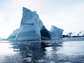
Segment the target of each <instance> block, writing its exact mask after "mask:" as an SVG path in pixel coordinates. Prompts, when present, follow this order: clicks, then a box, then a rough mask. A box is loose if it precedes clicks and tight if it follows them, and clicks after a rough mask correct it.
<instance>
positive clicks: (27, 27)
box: [7, 7, 63, 41]
mask: <svg viewBox="0 0 84 63" xmlns="http://www.w3.org/2000/svg"><path fill="white" fill-rule="evenodd" d="M62 33H63V29H59V28H57V27H55V26H52V29H51V31H48V30H47V29H46V27H45V26H44V25H43V23H42V21H41V20H40V18H39V16H38V14H37V13H36V11H33V12H32V11H31V10H29V9H27V8H25V7H23V15H22V20H21V24H20V28H19V29H16V30H14V31H13V33H12V34H11V35H10V36H9V37H8V38H7V39H8V40H17V41H18V40H50V39H61V38H62Z"/></svg>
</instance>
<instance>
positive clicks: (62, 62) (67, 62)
mask: <svg viewBox="0 0 84 63" xmlns="http://www.w3.org/2000/svg"><path fill="white" fill-rule="evenodd" d="M61 63H72V62H61Z"/></svg>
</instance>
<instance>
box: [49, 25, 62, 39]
mask: <svg viewBox="0 0 84 63" xmlns="http://www.w3.org/2000/svg"><path fill="white" fill-rule="evenodd" d="M62 33H63V29H60V28H57V27H56V26H54V25H52V26H51V30H50V35H51V39H53V40H59V39H62Z"/></svg>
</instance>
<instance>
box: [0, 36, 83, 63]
mask: <svg viewBox="0 0 84 63" xmlns="http://www.w3.org/2000/svg"><path fill="white" fill-rule="evenodd" d="M39 42H47V43H49V44H50V46H49V47H45V48H42V47H39V48H37V47H36V46H35V45H34V44H35V43H39ZM0 63H84V37H82V38H64V39H62V40H48V41H21V42H19V41H18V42H15V41H0Z"/></svg>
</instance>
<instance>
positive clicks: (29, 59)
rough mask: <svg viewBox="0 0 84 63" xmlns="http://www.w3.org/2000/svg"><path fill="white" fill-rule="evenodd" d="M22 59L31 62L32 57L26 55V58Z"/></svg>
mask: <svg viewBox="0 0 84 63" xmlns="http://www.w3.org/2000/svg"><path fill="white" fill-rule="evenodd" d="M24 60H26V61H27V62H31V61H32V58H31V57H28V58H24Z"/></svg>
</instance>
